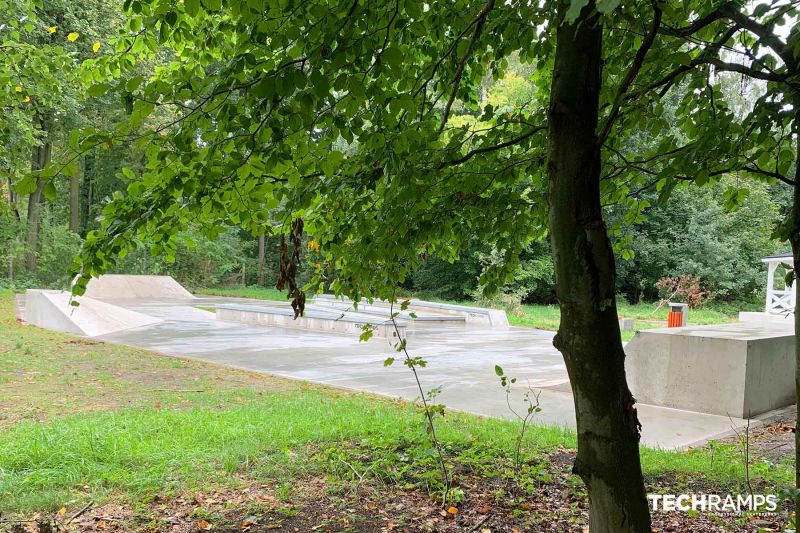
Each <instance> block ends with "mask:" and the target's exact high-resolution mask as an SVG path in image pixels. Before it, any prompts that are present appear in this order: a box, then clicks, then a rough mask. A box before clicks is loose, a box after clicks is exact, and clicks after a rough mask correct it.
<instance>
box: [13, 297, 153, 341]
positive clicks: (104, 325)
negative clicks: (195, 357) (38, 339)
mask: <svg viewBox="0 0 800 533" xmlns="http://www.w3.org/2000/svg"><path fill="white" fill-rule="evenodd" d="M76 300H77V301H78V302H79V303H80V305H79V306H78V307H75V306H72V305H70V293H69V292H66V291H49V290H39V289H28V290H27V291H26V292H25V322H27V323H28V324H31V325H34V326H39V327H40V328H46V329H53V330H56V331H63V332H66V333H73V334H75V335H83V336H86V337H97V336H100V335H106V334H108V333H114V332H116V331H122V330H126V329H131V328H138V327H141V326H148V325H151V324H157V323H159V322H162V320H161V319H159V318H154V317H151V316H148V315H145V314H142V313H138V312H136V311H131V310H129V309H125V308H123V307H119V306H118V305H112V304H110V303H106V302H101V301H100V300H95V299H94V298H88V297H86V296H81V297H79V298H76Z"/></svg>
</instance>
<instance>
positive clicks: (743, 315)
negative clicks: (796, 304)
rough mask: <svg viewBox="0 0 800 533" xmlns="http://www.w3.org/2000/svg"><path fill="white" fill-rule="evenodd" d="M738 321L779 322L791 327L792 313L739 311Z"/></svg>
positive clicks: (792, 322) (792, 321)
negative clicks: (776, 313) (777, 313)
mask: <svg viewBox="0 0 800 533" xmlns="http://www.w3.org/2000/svg"><path fill="white" fill-rule="evenodd" d="M739 322H779V323H783V324H786V325H788V326H790V327H793V326H794V313H789V314H788V315H775V314H772V313H764V312H763V311H762V312H755V311H739Z"/></svg>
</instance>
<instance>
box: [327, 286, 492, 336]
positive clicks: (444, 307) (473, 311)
mask: <svg viewBox="0 0 800 533" xmlns="http://www.w3.org/2000/svg"><path fill="white" fill-rule="evenodd" d="M337 301H338V302H343V303H350V300H349V299H347V298H337V297H336V296H334V295H332V294H318V295H316V296H315V297H314V304H317V305H325V303H326V302H328V305H330V302H337ZM362 305H369V306H373V307H374V306H381V307H383V308H386V309H388V308H389V303H388V302H386V301H379V300H376V301H375V302H373V303H372V304H370V303H369V302H368V301H367V300H366V299H362V301H361V303H360V304H359V309H360V308H361V306H362ZM395 309H396V310H397V311H400V303H396V304H395ZM420 310H424V311H425V312H426V313H434V314H439V315H445V316H454V317H463V319H464V322H465V323H466V324H468V325H476V326H486V327H491V328H500V329H505V328H508V317H507V316H506V312H505V311H503V310H501V309H487V308H484V307H470V306H466V305H456V304H445V303H439V302H426V301H425V300H411V301H410V303H409V306H408V308H407V309H406V311H411V312H416V313H419V312H420Z"/></svg>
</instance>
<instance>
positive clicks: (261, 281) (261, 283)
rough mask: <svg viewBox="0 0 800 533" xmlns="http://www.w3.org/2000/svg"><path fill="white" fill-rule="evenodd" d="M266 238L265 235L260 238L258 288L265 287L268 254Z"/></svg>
mask: <svg viewBox="0 0 800 533" xmlns="http://www.w3.org/2000/svg"><path fill="white" fill-rule="evenodd" d="M265 241H266V238H265V237H264V234H263V233H262V234H261V235H259V236H258V286H259V287H263V286H264V255H265V253H266V242H265Z"/></svg>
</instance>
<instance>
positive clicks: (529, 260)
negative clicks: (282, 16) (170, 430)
mask: <svg viewBox="0 0 800 533" xmlns="http://www.w3.org/2000/svg"><path fill="white" fill-rule="evenodd" d="M122 20H123V15H122V12H121V10H120V6H119V5H118V4H117V3H116V2H113V1H111V0H104V1H101V2H95V1H88V0H77V1H73V2H66V1H54V2H48V4H47V6H46V9H45V10H44V11H43V12H42V13H38V18H37V22H36V24H39V25H42V26H45V27H46V28H47V32H44V33H45V34H47V35H49V36H50V39H51V41H53V43H55V42H56V41H58V46H57V48H58V50H60V52H61V53H63V54H64V61H65V62H66V63H70V62H71V63H72V64H74V65H77V64H79V63H81V62H82V61H84V60H86V59H88V58H91V57H92V56H93V54H95V53H96V52H97V51H98V49H99V46H100V43H101V42H102V41H103V40H104V39H105V38H106V36H109V35H112V34H113V33H114V32H115V31H116V28H117V25H118V24H120V21H122ZM66 31H69V32H71V33H70V37H71V36H72V35H77V37H76V38H75V39H74V40H72V39H70V38H67V39H64V38H63V37H64V36H63V35H62V33H64V32H66ZM41 33H43V32H39V34H41ZM32 34H36V32H32ZM42 44H47V43H42ZM168 60H169V58H168V57H163V61H164V64H166V63H167V61H168ZM160 66H161V65H159V64H157V63H156V64H152V65H149V66H148V67H147V68H149V69H151V72H152V71H155V69H158V68H159V67H160ZM28 67H36V65H28ZM74 70H76V69H73V72H72V73H70V72H69V71H65V72H64V75H63V76H61V77H60V78H59V79H58V81H57V83H56V85H55V86H53V85H52V84H53V81H52V79H48V80H47V83H48V84H49V85H44V81H42V80H44V79H45V77H44V76H43V77H42V79H41V80H38V79H35V78H34V79H29V80H24V81H19V83H20V86H19V87H18V88H19V89H21V95H20V96H22V97H23V98H24V97H25V96H23V95H26V94H27V92H28V91H34V90H36V91H38V93H39V95H38V96H39V97H38V98H36V100H35V103H31V105H35V106H36V109H35V110H33V112H32V113H31V112H27V113H17V114H16V115H15V116H12V117H10V118H11V119H13V120H10V121H8V122H7V124H9V125H10V126H9V127H8V128H6V130H5V131H2V132H0V142H2V146H3V150H2V151H1V152H0V176H2V177H3V179H2V181H0V191H2V196H3V198H4V201H3V202H2V204H0V206H1V207H0V264H2V265H3V268H2V269H1V270H0V286H4V287H12V288H25V287H32V286H44V287H66V286H67V285H68V284H69V279H68V271H69V266H70V265H71V264H72V261H73V259H74V257H75V255H76V254H77V253H78V251H79V249H80V247H81V245H82V243H83V240H84V239H85V237H86V235H87V233H88V232H89V231H90V230H93V229H96V228H97V227H98V225H99V222H98V221H99V217H101V216H102V209H103V205H104V204H105V203H107V202H108V201H109V199H110V198H111V197H112V196H113V195H114V194H120V192H119V191H126V190H127V188H128V185H129V183H130V182H131V178H132V177H133V173H136V174H138V170H140V168H141V166H142V164H143V161H144V158H145V157H144V156H145V154H144V150H142V149H141V148H139V147H137V146H136V145H135V144H134V143H128V144H121V145H118V146H112V147H108V146H104V147H98V148H95V149H93V150H89V151H86V152H85V153H83V154H81V156H80V157H79V158H76V159H75V160H74V161H70V164H69V165H68V168H66V169H65V171H64V172H62V173H61V174H60V175H59V176H57V177H56V178H55V179H54V180H52V181H49V182H48V183H52V185H48V186H47V187H44V180H42V181H41V182H40V183H41V186H37V187H35V188H33V189H32V190H31V189H30V188H29V187H27V185H26V184H25V180H24V178H25V176H26V175H28V174H29V173H30V171H31V170H38V169H42V168H44V167H45V166H46V165H47V163H48V162H49V161H50V160H55V158H59V159H65V154H67V153H68V151H69V149H68V144H69V136H70V132H71V131H73V129H74V128H76V127H86V126H91V125H96V126H97V127H98V129H99V128H100V127H101V126H102V127H108V126H109V125H113V124H114V123H115V122H117V121H121V120H122V119H124V118H125V117H126V116H127V113H128V112H129V111H130V109H129V104H130V103H129V102H125V101H120V100H119V99H116V98H113V97H99V98H98V97H95V96H93V95H91V94H88V93H86V92H84V91H81V90H79V85H80V80H79V79H78V78H77V74H75V72H74ZM23 71H24V72H30V68H28V69H25V68H24V66H22V65H21V66H20V72H23ZM539 75H541V73H537V72H535V71H534V70H533V69H532V67H531V66H530V65H525V64H521V63H519V62H516V63H515V62H514V61H512V62H511V66H510V68H509V69H508V71H507V72H506V73H505V75H504V77H503V78H501V79H499V80H492V79H491V77H487V79H486V81H485V83H483V84H482V87H481V91H482V94H481V100H482V102H484V103H486V104H489V105H492V106H494V108H495V109H503V108H504V107H507V108H509V109H510V108H513V107H519V106H525V105H526V102H530V101H531V98H532V94H533V83H532V79H533V78H534V77H535V76H539ZM147 76H148V72H146V71H143V72H141V77H140V78H139V79H140V80H142V79H145V78H147ZM38 82H41V83H42V86H41V87H38V88H35V85H36V83H38ZM140 82H141V81H140ZM23 85H24V87H23ZM725 88H726V91H728V93H729V94H728V97H729V99H730V100H731V101H733V102H737V103H738V105H739V106H740V108H741V109H740V112H741V113H745V112H746V111H747V105H748V101H751V100H753V94H754V93H756V92H758V90H759V88H758V86H757V85H755V84H753V83H752V82H750V83H748V82H746V81H745V80H742V79H736V80H732V81H731V83H729V84H727V85H726V86H725ZM42 92H46V93H47V94H48V95H49V98H43V97H42V96H41V93H42ZM666 105H668V106H669V105H677V104H675V103H672V104H670V103H669V102H667V103H666ZM28 111H30V110H28ZM159 118H165V117H164V116H161V117H159ZM166 118H169V117H166ZM474 120H475V117H474V112H472V111H471V110H470V109H467V108H466V107H462V108H457V107H456V108H454V113H453V117H452V118H451V121H452V122H454V123H463V122H469V121H474ZM155 127H156V126H155V121H152V122H147V121H145V122H144V123H143V124H142V125H141V128H142V130H147V129H148V128H150V129H151V130H152V129H153V128H155ZM641 143H642V145H643V146H645V145H646V144H647V143H648V139H645V138H643V139H641ZM66 159H68V158H66ZM123 169H124V170H123ZM131 169H132V170H133V173H132V172H131ZM738 180H739V178H738V177H737V176H736V175H727V176H724V177H722V178H721V179H720V180H719V181H718V182H717V183H716V184H714V185H713V186H711V187H706V188H700V189H697V188H688V187H685V188H684V187H680V186H679V187H677V188H676V189H675V190H674V191H672V192H671V194H670V195H668V196H665V195H662V194H660V193H659V192H658V191H653V190H644V191H632V192H631V195H632V196H634V197H635V198H636V199H637V201H640V202H643V203H645V205H646V207H645V209H644V211H643V213H644V214H646V216H640V217H638V218H637V219H636V220H626V219H625V218H624V216H623V215H622V214H619V215H618V214H617V213H615V212H614V211H613V208H609V209H610V210H609V212H608V213H607V217H608V220H609V222H610V225H611V227H612V229H613V231H612V238H613V239H614V240H615V244H616V246H617V248H618V250H619V252H620V253H619V254H618V257H619V259H618V262H617V271H618V281H617V287H618V292H619V293H621V294H622V295H624V297H625V298H626V299H627V300H628V301H630V302H638V301H642V300H644V301H652V300H655V299H657V298H658V297H659V289H658V288H657V283H658V282H659V280H662V279H664V278H668V277H673V278H677V277H680V276H685V275H691V276H697V277H699V279H700V283H701V284H702V289H703V291H704V293H706V298H705V299H706V300H708V301H716V302H726V303H750V304H752V303H756V302H760V301H761V300H762V299H763V297H764V284H765V277H766V276H765V268H764V266H763V264H762V263H761V261H760V259H761V257H763V256H765V255H768V254H772V253H776V252H781V251H784V248H785V247H784V246H783V245H781V244H780V243H779V242H777V241H775V240H773V239H772V232H773V230H774V228H775V227H776V225H777V224H778V223H779V221H780V220H781V219H782V217H783V216H784V215H785V212H786V210H787V206H788V204H789V198H788V196H787V193H786V191H785V190H784V189H782V188H781V187H780V186H778V185H774V186H770V185H768V184H765V183H760V182H755V181H751V182H750V183H749V184H748V189H746V191H747V192H746V193H745V194H743V193H742V191H743V189H742V188H741V187H740V186H739V183H738ZM731 190H735V191H736V195H734V196H733V197H731V195H730V194H729V191H731ZM217 233H218V234H217V235H214V236H212V237H209V236H208V235H207V233H205V232H202V231H200V230H199V229H198V230H197V231H194V230H190V231H188V232H185V233H182V234H181V235H180V236H179V239H178V240H177V242H178V244H177V247H176V248H175V249H174V250H169V251H167V250H165V249H164V248H163V247H160V246H158V243H145V242H142V243H141V244H140V246H139V247H138V248H137V250H136V251H135V252H133V253H130V254H128V255H127V256H126V257H124V258H123V259H121V260H120V261H119V262H118V264H117V267H116V269H115V271H116V272H119V273H129V274H168V275H171V276H173V277H175V278H176V279H178V280H179V281H180V282H181V283H183V284H185V285H187V286H189V287H191V288H195V289H197V288H210V287H221V286H267V287H269V286H273V285H274V284H275V280H276V277H277V273H278V258H279V242H278V239H277V238H276V237H273V236H270V235H264V236H261V237H258V236H253V235H251V234H250V233H249V232H247V231H245V230H243V229H241V228H238V227H228V228H218V232H217ZM314 253H315V252H314V249H313V245H312V246H310V247H309V248H308V249H307V251H306V257H305V259H304V261H303V263H302V264H303V265H304V267H305V268H304V272H301V276H300V279H302V280H305V281H307V280H308V279H309V277H310V272H311V271H312V269H313V266H314V263H315V257H314ZM500 260H501V258H500V257H499V256H498V254H497V253H496V251H495V250H493V249H492V248H491V247H490V246H488V245H486V244H485V243H482V242H474V243H473V244H472V246H470V248H469V250H468V251H467V252H466V253H463V254H461V256H460V258H459V259H457V260H456V261H455V262H449V261H446V260H443V259H439V258H437V257H436V256H431V257H429V258H427V260H426V261H424V262H423V264H422V266H421V267H420V268H418V269H417V270H416V271H415V272H414V273H413V275H412V276H411V278H410V279H409V280H407V281H406V283H405V286H404V287H403V288H404V289H405V290H407V291H409V292H414V293H417V294H422V295H426V296H430V297H435V298H444V299H453V300H465V299H470V298H473V297H475V296H476V294H478V293H479V292H480V289H481V287H479V281H478V279H479V276H480V274H481V272H483V271H484V270H485V269H486V268H487V267H488V266H489V265H491V264H493V263H494V262H497V261H500ZM503 291H504V292H505V293H506V294H510V295H513V297H514V298H518V299H519V300H520V301H522V302H524V303H553V302H554V301H555V294H554V279H553V267H552V263H551V259H550V248H549V243H548V242H547V241H546V240H545V241H541V240H539V241H534V242H532V243H531V244H529V245H528V246H526V247H525V249H524V251H523V253H522V254H521V256H520V262H519V266H518V267H517V268H516V270H515V272H514V275H513V279H511V280H509V281H508V282H507V283H506V285H505V286H504V287H503Z"/></svg>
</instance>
